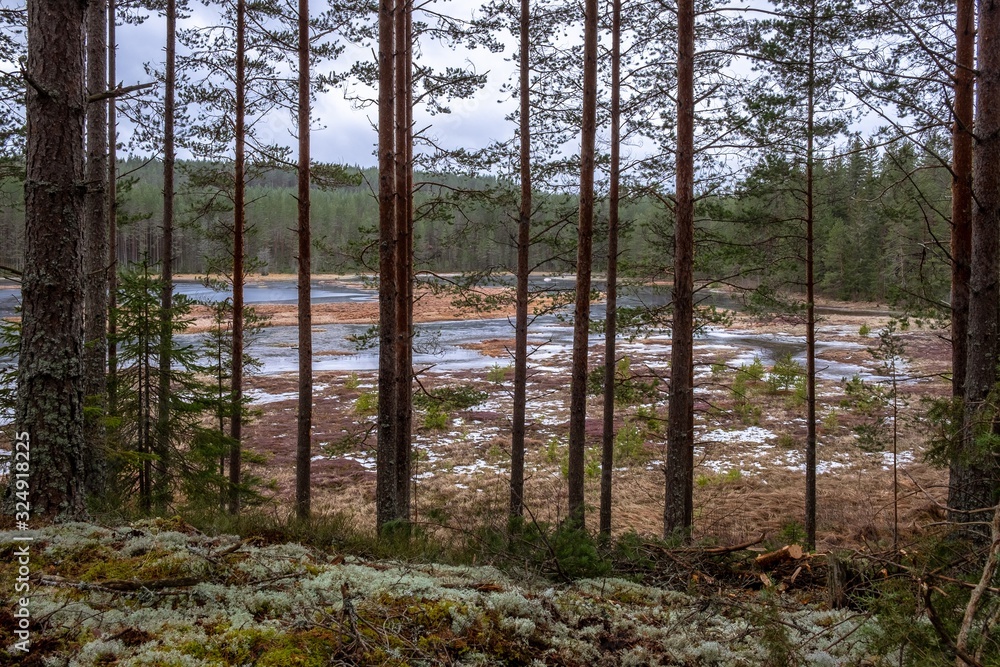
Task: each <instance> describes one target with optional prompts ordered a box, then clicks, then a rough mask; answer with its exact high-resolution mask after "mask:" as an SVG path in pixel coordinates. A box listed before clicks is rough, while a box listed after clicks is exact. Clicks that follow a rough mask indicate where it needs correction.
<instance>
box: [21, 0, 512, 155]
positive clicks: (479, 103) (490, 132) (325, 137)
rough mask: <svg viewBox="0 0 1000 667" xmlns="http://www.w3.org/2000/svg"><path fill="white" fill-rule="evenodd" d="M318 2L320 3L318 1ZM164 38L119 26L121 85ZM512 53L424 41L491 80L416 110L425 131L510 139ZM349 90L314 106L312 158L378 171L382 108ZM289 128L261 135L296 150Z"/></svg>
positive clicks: (478, 143)
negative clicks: (467, 94) (430, 108)
mask: <svg viewBox="0 0 1000 667" xmlns="http://www.w3.org/2000/svg"><path fill="white" fill-rule="evenodd" d="M6 1H9V0H6ZM314 4H315V5H317V6H318V4H319V3H314ZM478 4H479V3H478V1H476V0H451V1H450V2H447V3H445V2H435V3H434V8H435V10H436V11H451V12H454V13H456V14H464V15H469V14H470V13H471V11H472V8H473V7H475V6H476V5H478ZM194 12H195V13H194V16H193V17H192V19H190V20H188V21H185V22H184V23H185V24H187V25H192V24H194V23H197V22H201V23H202V24H204V23H205V22H207V21H208V20H210V19H209V18H208V15H207V14H206V10H205V9H204V7H202V6H201V5H200V4H199V5H198V6H197V7H195V8H194ZM165 35H166V30H165V23H164V21H163V20H162V18H160V17H159V16H154V17H152V18H150V20H148V21H146V22H145V23H144V24H142V25H138V26H133V25H124V26H120V27H119V28H118V34H117V41H118V79H119V81H121V82H123V83H124V85H126V86H127V85H131V84H134V83H140V82H145V81H147V80H148V76H147V75H146V74H145V72H144V70H143V64H144V63H151V64H154V65H158V66H161V67H162V65H161V63H162V61H163V53H164V50H163V43H164V40H165ZM509 50H510V49H508V52H507V53H501V54H491V53H489V52H488V51H486V50H485V49H479V50H475V51H470V50H467V49H461V48H460V49H457V50H452V49H446V48H444V47H442V46H440V45H438V44H433V43H431V44H425V45H424V46H423V50H422V53H421V61H422V62H424V63H427V64H430V65H431V66H437V67H443V66H445V65H451V66H457V65H460V64H462V63H464V62H465V61H466V60H467V59H471V60H472V61H473V62H474V63H475V65H476V70H477V71H479V72H484V71H487V70H489V71H490V76H489V83H488V84H487V86H486V87H485V88H484V89H483V90H481V91H480V92H479V93H477V95H476V96H475V97H474V98H472V99H469V100H459V101H456V102H455V103H454V104H452V105H451V109H452V113H451V114H446V115H437V116H433V117H431V116H428V115H427V114H426V113H422V112H421V111H420V110H419V109H418V110H417V118H416V125H417V126H418V127H420V128H423V127H425V126H427V125H431V129H430V130H429V133H430V134H432V135H433V136H435V138H436V139H438V140H440V141H441V142H443V143H444V144H445V145H447V146H456V147H457V146H462V147H466V148H478V147H482V146H485V145H486V144H488V143H489V142H490V140H491V139H503V138H507V137H509V136H511V135H512V134H513V132H514V127H513V125H512V124H511V123H508V122H507V121H505V120H504V115H505V114H506V113H509V111H510V110H511V109H512V108H513V103H512V102H511V101H510V99H509V94H507V95H505V94H503V93H501V91H500V86H501V85H502V84H503V83H504V82H505V81H506V80H507V79H508V76H509V75H510V74H511V73H512V72H514V71H515V69H514V65H513V64H512V63H511V62H509V57H510V53H509ZM361 59H367V60H373V59H374V56H373V54H372V52H371V50H370V48H365V47H360V46H348V48H347V50H346V51H345V53H344V54H343V55H342V56H341V57H340V58H339V59H338V61H337V62H336V63H335V64H334V67H335V68H336V69H338V70H345V69H347V68H348V67H349V66H350V64H351V63H353V62H355V61H357V60H361ZM346 92H347V91H345V89H343V88H338V89H334V90H331V91H329V92H327V93H324V94H322V95H321V96H320V97H319V99H318V100H317V101H316V104H315V106H314V116H315V117H316V129H315V130H314V132H313V135H312V154H313V159H314V160H316V161H321V162H337V163H343V164H357V165H360V166H373V165H374V164H375V161H376V160H375V155H374V150H375V141H376V134H375V130H374V129H373V126H372V123H373V122H375V121H376V116H377V113H378V111H377V108H376V107H375V106H373V105H372V106H368V107H367V108H358V105H357V104H356V103H352V102H350V101H348V100H347V99H345V93H346ZM350 93H351V94H353V95H360V96H365V95H367V96H370V97H374V92H373V91H365V90H363V89H360V88H359V87H358V85H357V84H356V83H355V84H351V85H350ZM501 100H504V101H503V103H500V102H501ZM290 129H291V119H290V118H289V116H288V114H287V113H285V112H282V111H279V112H277V113H275V114H273V115H272V117H271V118H269V119H268V121H267V122H266V123H265V124H264V127H263V131H264V132H265V133H267V135H269V136H270V137H271V138H273V140H274V141H276V142H280V143H284V144H287V145H289V146H294V141H295V140H294V137H293V136H292V135H291V133H290ZM127 132H128V128H127V127H123V128H122V136H123V137H124V136H126V133H127Z"/></svg>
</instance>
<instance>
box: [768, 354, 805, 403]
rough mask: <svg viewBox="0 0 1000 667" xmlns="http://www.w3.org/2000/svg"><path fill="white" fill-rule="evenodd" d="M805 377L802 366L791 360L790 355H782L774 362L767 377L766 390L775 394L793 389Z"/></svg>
mask: <svg viewBox="0 0 1000 667" xmlns="http://www.w3.org/2000/svg"><path fill="white" fill-rule="evenodd" d="M804 376H805V370H804V369H803V368H802V364H800V363H799V362H797V361H795V360H794V359H792V355H791V353H787V354H783V355H781V356H780V357H778V359H777V360H776V361H775V362H774V366H772V367H771V372H770V373H768V375H767V389H768V391H769V392H770V393H772V394H776V393H778V392H779V391H788V390H789V389H791V388H793V387H795V386H796V385H797V384H798V383H799V381H800V380H801V379H802V378H803V377H804Z"/></svg>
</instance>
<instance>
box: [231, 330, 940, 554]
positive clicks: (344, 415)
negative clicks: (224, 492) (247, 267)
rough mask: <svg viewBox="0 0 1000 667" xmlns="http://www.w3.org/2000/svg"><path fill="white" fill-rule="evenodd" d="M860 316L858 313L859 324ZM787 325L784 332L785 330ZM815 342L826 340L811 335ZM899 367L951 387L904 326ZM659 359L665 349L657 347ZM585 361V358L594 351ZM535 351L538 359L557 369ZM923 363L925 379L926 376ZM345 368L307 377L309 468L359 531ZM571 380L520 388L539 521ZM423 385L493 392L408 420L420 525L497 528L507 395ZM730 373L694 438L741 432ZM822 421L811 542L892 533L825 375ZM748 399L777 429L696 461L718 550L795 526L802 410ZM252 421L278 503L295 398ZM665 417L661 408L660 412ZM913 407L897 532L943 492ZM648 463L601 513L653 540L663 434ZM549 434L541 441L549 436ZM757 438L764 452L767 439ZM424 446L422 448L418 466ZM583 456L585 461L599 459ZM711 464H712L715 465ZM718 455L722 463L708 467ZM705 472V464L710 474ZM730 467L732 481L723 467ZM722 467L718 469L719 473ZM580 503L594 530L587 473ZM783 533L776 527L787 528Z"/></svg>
mask: <svg viewBox="0 0 1000 667" xmlns="http://www.w3.org/2000/svg"><path fill="white" fill-rule="evenodd" d="M867 319H869V320H870V318H867ZM835 324H836V326H837V327H838V332H837V333H836V334H833V333H828V335H830V336H833V335H836V336H837V339H838V340H848V341H851V342H856V343H859V344H862V345H864V344H868V345H871V344H874V342H875V341H874V340H873V339H872V337H869V338H868V339H863V338H861V337H860V336H858V335H856V334H854V333H851V331H850V327H853V323H850V325H849V326H848V325H847V324H845V323H844V322H841V321H838V322H836V323H835ZM787 329H788V327H784V328H783V330H787ZM821 335H822V334H821ZM904 335H905V336H906V337H907V343H908V352H909V354H910V355H911V357H912V358H913V362H912V363H911V366H910V368H911V369H915V370H914V372H915V373H918V374H921V375H928V376H929V377H926V378H925V379H922V380H920V381H918V382H913V383H908V384H907V385H906V391H907V392H909V393H910V394H911V395H912V396H914V397H920V396H944V395H946V394H947V391H948V387H947V384H946V383H945V382H944V380H942V379H940V377H939V376H935V373H937V372H939V371H940V370H941V369H943V368H944V367H946V363H947V357H946V352H947V349H946V347H944V346H942V345H941V344H940V339H939V338H938V337H937V336H936V335H935V334H934V333H933V332H927V331H909V332H906V333H905V334H904ZM507 344H508V341H486V342H484V344H483V347H484V349H491V350H492V349H495V348H501V347H506V345H507ZM735 353H736V351H727V350H721V351H720V350H719V349H711V350H706V351H705V354H704V355H703V356H702V357H700V358H699V362H700V363H707V362H708V361H709V360H711V361H712V362H717V361H722V362H725V361H727V360H729V359H730V358H731V357H732V355H734V354H735ZM659 354H662V353H659ZM595 356H596V355H595ZM833 357H836V358H838V359H839V360H841V361H851V362H853V363H858V362H859V361H861V360H862V358H864V359H866V362H865V363H867V365H868V366H870V367H872V368H874V367H875V366H876V363H875V362H873V361H870V358H868V357H867V353H866V352H865V351H864V350H863V349H862V348H853V349H847V350H845V349H836V350H834V351H833V352H832V356H831V357H830V358H833ZM567 361H568V359H565V358H564V359H562V360H561V362H560V361H558V360H557V361H552V360H547V361H546V365H547V366H552V365H555V364H557V363H563V364H565V363H566V362H567ZM645 362H650V363H651V364H654V367H656V366H655V364H661V366H662V359H659V358H652V357H650V358H643V357H642V356H638V357H635V358H633V366H634V367H635V368H641V367H642V365H643V364H644V363H645ZM928 371H932V372H928ZM351 375H352V374H349V373H340V372H324V373H317V376H316V382H317V385H318V386H319V387H321V388H320V389H319V390H318V391H317V392H316V398H315V400H316V410H315V421H314V424H315V426H314V428H315V431H314V432H315V437H314V443H315V445H314V447H315V450H316V453H317V454H318V453H320V450H321V443H335V445H336V447H335V449H336V450H337V453H336V454H335V455H333V456H332V457H331V458H328V459H324V460H318V461H315V462H314V463H313V499H314V500H313V504H314V507H315V508H316V510H317V511H331V512H332V511H336V512H341V513H343V512H346V513H348V514H351V515H353V516H354V517H356V520H357V521H358V523H359V525H367V523H369V522H371V521H372V517H373V515H374V487H375V480H374V473H373V468H372V466H371V465H370V459H369V465H367V466H366V465H363V464H362V463H359V462H357V461H356V460H352V458H346V457H345V456H343V455H346V456H347V457H353V458H355V459H357V458H363V457H364V456H365V455H369V456H371V455H373V453H374V434H373V433H372V434H370V437H369V438H368V440H367V441H363V440H361V439H357V441H355V442H353V443H348V441H346V440H344V437H345V436H346V435H348V434H351V433H355V434H357V433H359V432H363V431H364V430H365V429H366V428H367V424H368V423H369V421H370V418H369V417H364V416H362V415H359V414H357V413H356V412H355V410H354V403H355V401H356V400H357V398H358V396H360V394H361V393H362V392H364V391H370V390H371V388H372V387H373V386H374V384H375V377H374V374H372V373H361V374H358V376H357V377H358V379H359V380H360V384H361V386H360V387H359V388H355V389H348V388H347V386H346V382H347V380H348V377H349V376H351ZM566 377H567V374H565V373H562V372H545V373H538V374H536V375H535V376H534V377H533V379H532V385H531V387H530V388H529V407H528V422H529V424H528V444H527V450H528V451H527V470H526V491H525V494H526V495H525V500H526V504H527V505H528V507H529V508H530V510H531V512H532V513H533V515H534V516H535V517H536V518H537V519H538V520H540V521H558V520H560V519H561V518H563V517H565V516H566V513H567V498H566V488H565V487H566V482H565V478H564V476H563V475H562V473H561V467H562V459H563V456H564V454H563V452H564V448H565V444H564V442H565V437H566V432H567V427H566V424H567V421H568V387H567V385H566ZM422 382H423V384H424V385H425V386H427V387H433V386H437V385H443V384H454V383H462V384H469V385H474V386H476V387H477V388H480V389H485V390H487V391H489V392H490V397H489V399H487V401H486V402H485V403H484V404H483V405H480V406H475V407H473V408H472V409H471V410H468V411H465V412H459V413H455V414H452V415H450V416H449V421H448V424H447V427H446V428H445V429H444V430H442V431H435V430H428V429H426V428H423V427H422V426H421V420H422V416H421V415H420V414H419V413H418V414H417V415H416V417H415V420H414V424H415V427H416V428H415V434H414V446H415V452H416V459H415V465H414V474H415V476H416V479H415V483H414V487H413V488H414V513H415V515H416V517H417V518H418V519H420V520H428V521H432V522H433V521H442V522H446V523H448V524H449V525H451V526H454V527H458V528H463V529H464V528H468V527H471V526H472V525H476V524H481V523H494V524H496V523H497V522H502V521H503V517H504V516H505V512H506V507H507V496H508V486H507V475H508V471H509V465H508V462H509V459H510V436H509V424H508V418H509V414H510V410H511V404H510V396H509V394H508V393H507V389H506V388H505V387H504V386H503V385H500V384H494V383H491V382H487V381H486V372H485V371H466V372H452V373H446V372H442V373H438V374H434V373H431V374H428V375H427V376H426V377H425V378H423V379H422ZM729 382H731V372H729V373H725V374H723V375H722V376H721V377H713V378H708V377H705V378H704V381H703V384H702V387H701V388H700V389H699V390H698V395H699V405H700V406H701V407H702V408H703V410H702V412H700V413H699V414H698V416H697V418H696V421H697V423H698V425H699V426H698V432H699V434H700V435H701V436H702V437H703V438H704V436H705V434H707V433H712V432H716V431H719V432H723V433H728V432H734V431H735V432H739V431H744V430H745V429H747V425H746V424H743V423H740V422H739V420H738V419H736V417H735V416H734V414H733V412H732V410H731V409H732V406H733V397H732V395H731V392H730V391H729V389H728V388H727V386H728V384H729ZM252 384H253V386H254V387H255V388H257V389H260V390H262V391H264V392H267V393H269V394H283V393H286V392H294V391H295V378H294V376H269V377H258V378H254V379H253V380H252ZM817 394H818V396H819V397H820V398H819V406H818V414H819V416H820V419H821V420H822V419H823V418H824V417H826V416H827V415H829V414H830V413H831V412H835V413H836V419H834V418H830V419H827V420H824V421H823V422H822V423H821V425H820V429H819V460H820V462H821V464H822V463H825V464H831V462H832V463H833V464H835V465H836V466H837V467H835V468H834V469H832V470H830V471H829V472H822V473H821V474H820V475H819V476H818V495H819V497H818V530H819V535H818V536H819V540H820V544H819V547H820V548H821V549H830V548H859V549H863V548H877V547H878V546H879V545H882V546H884V545H885V544H886V542H887V540H891V535H892V516H893V511H892V473H891V471H890V470H886V469H885V465H884V463H885V461H884V460H883V456H882V455H872V454H866V453H865V452H863V451H861V449H860V448H859V447H858V446H857V442H856V438H855V437H854V435H853V433H852V428H853V427H854V426H856V425H857V424H858V423H859V420H860V417H858V416H857V415H856V414H853V413H852V412H851V411H850V410H848V409H846V408H844V407H842V406H841V405H840V402H841V400H842V398H843V390H842V387H841V386H840V384H839V383H838V382H833V381H826V380H824V381H821V382H820V383H819V385H818V391H817ZM753 401H754V402H755V404H757V405H758V406H759V407H760V410H761V417H760V423H759V427H760V428H762V429H764V430H765V432H769V433H771V434H773V437H771V438H769V439H766V440H765V441H764V442H763V443H761V442H740V441H734V442H726V441H720V442H710V443H706V444H705V449H704V450H703V451H702V450H699V457H698V461H699V464H700V465H698V467H697V468H696V470H695V478H696V480H698V483H697V484H696V485H695V498H694V502H695V508H696V509H695V512H696V516H695V537H696V538H702V539H706V540H711V541H717V542H719V543H734V542H741V541H745V540H748V539H750V538H753V537H756V536H758V535H760V533H762V532H764V533H767V534H768V535H770V536H772V537H773V538H774V539H779V536H782V535H784V536H788V535H791V534H793V532H790V531H791V529H789V526H791V525H793V524H799V525H801V523H802V521H803V514H804V509H803V507H804V475H803V473H802V472H801V470H799V469H790V468H792V467H794V466H795V465H796V464H799V463H801V460H802V457H801V453H800V450H801V448H802V446H803V443H804V441H805V426H804V421H803V419H802V417H803V416H804V407H803V406H801V405H798V404H796V403H795V402H794V400H793V399H792V397H791V396H790V393H789V392H785V393H782V394H777V395H770V394H767V393H766V391H764V390H763V389H760V388H758V390H756V391H755V393H754V398H753ZM261 408H262V410H263V415H262V417H261V418H260V419H259V420H257V422H256V423H255V424H253V425H252V426H251V427H250V428H249V430H248V438H247V443H248V446H249V447H250V448H251V449H252V450H254V451H257V452H259V453H261V454H264V455H265V456H267V457H268V464H267V465H266V466H265V467H264V468H263V469H262V470H261V471H260V472H262V473H264V474H265V475H266V476H267V477H271V478H274V479H275V480H276V482H277V487H278V501H279V503H280V506H284V507H290V506H291V503H290V500H291V497H292V494H293V489H294V448H295V442H294V440H295V439H294V432H295V405H294V401H293V400H284V401H277V402H273V403H265V404H263V405H262V406H261ZM659 409H660V411H661V413H662V412H663V409H664V408H663V404H662V403H661V404H660V405H659ZM921 409H922V405H921V403H920V401H919V400H916V398H914V399H913V400H911V401H910V403H909V406H908V407H907V408H906V409H905V410H906V412H905V414H904V415H903V416H902V417H901V419H900V440H899V449H900V451H901V452H907V453H908V454H907V455H906V457H905V459H904V462H903V464H902V465H901V471H902V472H901V474H900V478H899V479H900V495H899V516H900V535H901V537H902V539H903V540H904V541H905V539H906V538H907V537H909V536H910V535H912V534H913V533H914V532H916V531H919V530H920V529H921V528H922V527H923V526H926V525H927V524H929V523H931V522H933V521H936V520H937V519H938V518H939V514H938V510H937V509H936V505H935V503H936V502H939V501H940V500H941V499H942V498H943V496H944V494H945V489H944V484H945V482H946V476H947V473H946V471H944V470H941V469H938V468H934V467H931V466H929V465H927V464H925V463H922V462H921V456H922V453H923V451H924V449H925V448H926V444H927V443H926V442H925V437H926V430H927V429H926V427H920V426H918V425H915V424H914V423H913V422H912V420H910V417H911V416H913V415H915V414H917V413H918V412H919V411H920V410H921ZM635 410H636V407H635V406H632V407H625V408H621V409H619V416H618V424H619V426H621V425H622V424H624V422H625V419H626V418H631V416H632V415H633V413H634V412H635ZM600 414H601V401H600V399H598V398H596V397H595V398H591V399H590V401H589V407H588V429H587V430H588V440H589V441H588V444H589V446H590V447H593V448H595V452H596V448H597V447H598V446H599V441H600ZM645 440H646V449H647V452H648V455H649V456H648V458H649V459H650V460H649V461H635V462H630V463H627V464H623V465H622V466H620V468H619V469H616V471H615V482H614V484H615V486H614V496H613V511H614V522H615V531H616V532H617V533H622V532H625V531H630V530H634V531H637V532H639V533H641V534H650V535H657V534H659V533H660V532H661V530H662V504H663V497H664V492H663V482H664V476H663V472H662V459H663V450H664V443H663V439H662V436H660V435H657V434H655V433H651V432H650V433H646V435H645ZM553 441H556V442H560V443H563V444H560V445H559V446H558V447H556V448H553V447H551V446H550V444H549V443H550V442H553ZM762 445H771V446H770V447H765V446H762ZM426 452H430V453H431V456H430V459H428V457H427V454H426ZM595 455H596V454H590V455H588V457H592V456H595ZM713 462H714V463H713ZM720 462H721V463H720ZM713 466H714V467H715V468H717V470H713ZM730 469H740V470H741V471H742V472H741V473H740V474H739V475H736V474H735V473H729V470H730ZM727 473H728V474H727ZM586 483H587V489H586V493H587V498H588V502H590V503H591V504H592V505H593V506H594V509H593V510H592V511H591V512H590V514H591V517H592V518H591V525H594V524H596V504H597V499H598V495H599V479H598V476H597V475H594V476H590V477H588V478H587V482H586ZM783 531H784V532H783Z"/></svg>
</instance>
